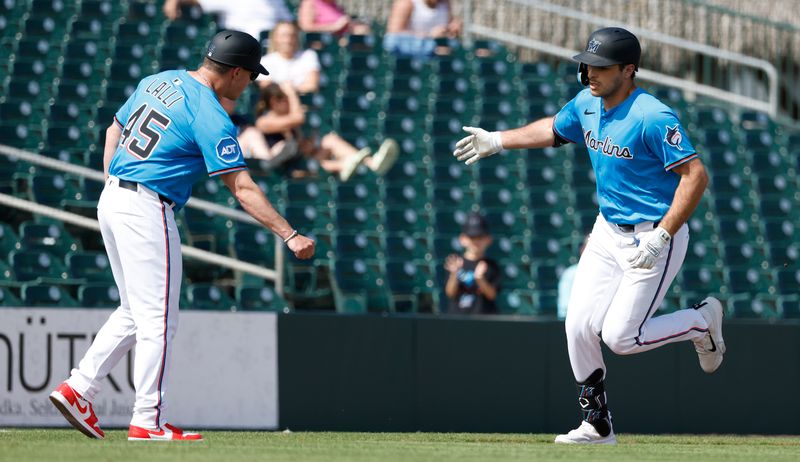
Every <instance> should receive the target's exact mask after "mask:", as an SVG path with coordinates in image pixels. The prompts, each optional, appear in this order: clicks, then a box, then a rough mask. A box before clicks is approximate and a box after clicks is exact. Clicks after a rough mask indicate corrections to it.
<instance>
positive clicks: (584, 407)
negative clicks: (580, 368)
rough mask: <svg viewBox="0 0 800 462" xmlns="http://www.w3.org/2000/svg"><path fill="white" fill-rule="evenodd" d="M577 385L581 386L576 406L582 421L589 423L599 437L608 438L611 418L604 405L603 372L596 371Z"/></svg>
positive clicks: (605, 404)
mask: <svg viewBox="0 0 800 462" xmlns="http://www.w3.org/2000/svg"><path fill="white" fill-rule="evenodd" d="M578 385H580V386H581V391H580V394H579V395H578V405H579V406H580V407H581V412H582V413H583V420H585V421H587V422H589V423H590V424H591V425H592V426H593V427H594V429H595V430H597V433H599V434H600V436H603V437H605V436H608V435H609V434H610V433H611V416H610V415H609V413H608V405H607V403H606V389H605V385H604V384H603V370H602V369H597V370H596V371H594V372H592V375H590V376H589V378H588V379H586V380H585V381H583V382H579V383H578Z"/></svg>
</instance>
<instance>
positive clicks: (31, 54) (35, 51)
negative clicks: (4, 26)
mask: <svg viewBox="0 0 800 462" xmlns="http://www.w3.org/2000/svg"><path fill="white" fill-rule="evenodd" d="M53 51H57V47H54V46H51V45H50V42H48V41H47V40H44V39H41V38H23V39H21V40H20V41H19V42H18V43H17V51H16V53H15V54H14V59H19V60H27V61H30V60H47V59H48V58H49V57H50V56H51V54H52V52H53Z"/></svg>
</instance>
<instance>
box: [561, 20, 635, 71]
mask: <svg viewBox="0 0 800 462" xmlns="http://www.w3.org/2000/svg"><path fill="white" fill-rule="evenodd" d="M641 56H642V47H641V46H640V45H639V40H638V39H637V38H636V36H635V35H633V34H632V33H630V32H628V31H627V30H625V29H623V28H621V27H606V28H603V29H598V30H596V31H594V32H592V35H590V36H589V41H588V42H586V51H584V52H583V53H579V54H577V55H575V56H573V57H572V59H574V60H576V61H578V62H579V63H581V64H580V66H579V67H578V71H579V72H580V81H581V83H582V84H584V85H589V77H588V75H587V69H586V66H587V65H588V66H597V67H605V66H612V65H614V64H633V65H634V66H636V70H639V58H641Z"/></svg>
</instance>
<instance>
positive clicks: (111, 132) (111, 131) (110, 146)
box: [103, 120, 122, 180]
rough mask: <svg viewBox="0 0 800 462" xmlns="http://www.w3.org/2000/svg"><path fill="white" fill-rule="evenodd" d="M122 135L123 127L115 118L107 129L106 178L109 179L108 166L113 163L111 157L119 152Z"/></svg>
mask: <svg viewBox="0 0 800 462" xmlns="http://www.w3.org/2000/svg"><path fill="white" fill-rule="evenodd" d="M120 137H122V128H121V127H120V126H119V124H118V123H117V121H116V120H114V122H112V123H111V125H109V126H108V128H107V129H106V145H105V146H104V147H103V174H104V175H105V179H106V180H107V179H108V166H109V165H111V159H112V158H113V157H114V153H115V152H117V145H118V144H119V139H120Z"/></svg>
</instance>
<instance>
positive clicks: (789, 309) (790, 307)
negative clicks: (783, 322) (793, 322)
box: [777, 294, 800, 319]
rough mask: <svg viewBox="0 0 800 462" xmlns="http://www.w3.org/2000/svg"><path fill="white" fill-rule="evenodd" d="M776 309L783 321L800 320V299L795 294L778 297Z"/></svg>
mask: <svg viewBox="0 0 800 462" xmlns="http://www.w3.org/2000/svg"><path fill="white" fill-rule="evenodd" d="M777 308H778V313H780V315H781V317H783V318H784V319H800V297H798V295H797V294H794V295H787V296H778V300H777Z"/></svg>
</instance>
